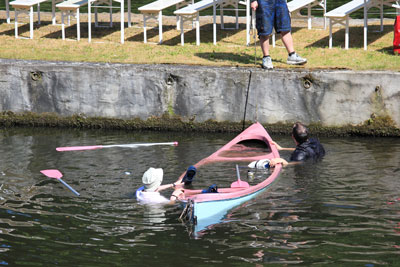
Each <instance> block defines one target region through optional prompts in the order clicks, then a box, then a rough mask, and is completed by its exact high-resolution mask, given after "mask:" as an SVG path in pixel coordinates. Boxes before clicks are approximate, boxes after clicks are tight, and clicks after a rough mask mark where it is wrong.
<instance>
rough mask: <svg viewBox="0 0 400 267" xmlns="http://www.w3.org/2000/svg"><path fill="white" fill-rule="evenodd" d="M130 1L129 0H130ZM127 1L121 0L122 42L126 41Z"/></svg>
mask: <svg viewBox="0 0 400 267" xmlns="http://www.w3.org/2000/svg"><path fill="white" fill-rule="evenodd" d="M128 1H129V0H128ZM124 4H125V1H124V0H121V44H123V43H124V40H125V32H124V28H125V5H124Z"/></svg>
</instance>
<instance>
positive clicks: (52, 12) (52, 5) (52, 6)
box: [51, 0, 56, 25]
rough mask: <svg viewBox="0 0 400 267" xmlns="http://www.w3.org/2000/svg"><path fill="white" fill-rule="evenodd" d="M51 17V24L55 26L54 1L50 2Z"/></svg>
mask: <svg viewBox="0 0 400 267" xmlns="http://www.w3.org/2000/svg"><path fill="white" fill-rule="evenodd" d="M51 15H52V16H53V17H52V23H53V25H56V1H55V0H52V1H51Z"/></svg>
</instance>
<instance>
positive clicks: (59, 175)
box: [40, 170, 63, 179]
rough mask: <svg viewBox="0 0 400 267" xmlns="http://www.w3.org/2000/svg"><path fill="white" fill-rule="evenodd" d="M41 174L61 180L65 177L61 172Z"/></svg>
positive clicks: (44, 171)
mask: <svg viewBox="0 0 400 267" xmlns="http://www.w3.org/2000/svg"><path fill="white" fill-rule="evenodd" d="M40 172H41V173H43V174H44V175H46V176H47V177H50V178H55V179H60V178H61V177H62V176H63V175H62V173H61V172H60V171H59V170H41V171H40Z"/></svg>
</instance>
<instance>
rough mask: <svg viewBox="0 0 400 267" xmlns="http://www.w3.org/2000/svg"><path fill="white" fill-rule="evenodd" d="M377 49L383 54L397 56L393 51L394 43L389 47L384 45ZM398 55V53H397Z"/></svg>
mask: <svg viewBox="0 0 400 267" xmlns="http://www.w3.org/2000/svg"><path fill="white" fill-rule="evenodd" d="M376 51H378V52H381V53H382V54H386V55H392V56H395V54H394V52H393V45H391V46H387V47H382V48H381V49H379V50H376ZM396 56H397V54H396Z"/></svg>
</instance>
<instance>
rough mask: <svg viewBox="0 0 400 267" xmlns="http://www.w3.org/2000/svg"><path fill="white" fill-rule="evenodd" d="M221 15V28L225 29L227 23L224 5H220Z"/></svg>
mask: <svg viewBox="0 0 400 267" xmlns="http://www.w3.org/2000/svg"><path fill="white" fill-rule="evenodd" d="M219 15H220V17H221V29H225V25H224V7H223V6H222V5H220V6H219Z"/></svg>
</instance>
